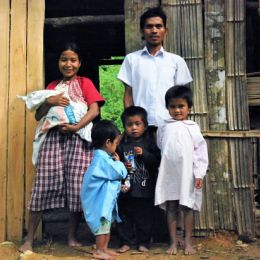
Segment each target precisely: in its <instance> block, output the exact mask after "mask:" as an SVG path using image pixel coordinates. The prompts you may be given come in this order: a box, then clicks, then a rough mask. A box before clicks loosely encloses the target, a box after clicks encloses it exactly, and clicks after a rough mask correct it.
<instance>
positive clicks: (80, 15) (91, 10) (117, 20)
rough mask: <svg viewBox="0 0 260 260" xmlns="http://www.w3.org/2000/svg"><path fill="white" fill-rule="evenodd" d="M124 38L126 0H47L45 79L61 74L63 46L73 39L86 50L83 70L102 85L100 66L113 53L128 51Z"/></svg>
mask: <svg viewBox="0 0 260 260" xmlns="http://www.w3.org/2000/svg"><path fill="white" fill-rule="evenodd" d="M124 38H125V37H124V1H123V0H112V1H106V0H73V1H72V0H62V1H60V0H46V1H45V29H44V53H45V83H46V84H48V83H49V82H50V81H52V80H54V79H57V77H59V72H58V68H57V55H58V48H59V46H60V45H61V43H62V42H64V41H73V42H76V43H77V44H78V45H79V47H80V49H81V52H82V58H83V62H82V66H81V70H80V71H79V74H80V75H84V76H87V77H89V78H90V79H91V80H92V81H93V82H94V84H95V86H96V87H97V88H99V75H98V67H99V65H100V64H104V63H106V62H107V60H110V58H111V57H112V56H124V55H125V40H124ZM114 62H118V61H114ZM112 63H113V61H112Z"/></svg>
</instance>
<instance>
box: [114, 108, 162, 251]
mask: <svg viewBox="0 0 260 260" xmlns="http://www.w3.org/2000/svg"><path fill="white" fill-rule="evenodd" d="M121 119H122V123H123V126H124V129H125V132H124V135H123V139H122V141H121V142H120V145H119V147H118V150H117V151H118V154H119V155H120V158H121V159H122V161H124V162H125V163H126V166H127V169H128V170H129V175H130V189H129V190H127V189H126V190H124V189H125V188H127V187H125V185H123V187H122V189H123V191H125V192H122V193H121V194H120V196H119V202H118V205H119V215H120V218H122V223H120V224H119V225H118V234H119V238H120V248H119V249H118V252H120V253H124V252H126V251H128V250H130V248H131V247H132V246H133V242H134V239H135V240H136V244H137V249H138V250H139V251H141V252H146V251H148V249H149V246H150V242H151V235H152V227H153V224H154V223H153V213H154V208H155V207H154V190H155V183H156V178H157V175H158V167H159V164H160V159H161V156H160V150H159V148H158V147H157V145H156V141H155V138H153V137H154V135H151V134H150V133H149V132H148V130H147V128H148V122H147V112H146V110H145V109H144V108H142V107H139V106H130V107H128V108H126V109H125V111H124V112H123V114H122V116H121ZM129 156H130V157H131V156H132V158H133V160H134V167H132V165H131V163H130V165H128V163H129V159H130V158H129Z"/></svg>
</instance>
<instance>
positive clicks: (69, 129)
mask: <svg viewBox="0 0 260 260" xmlns="http://www.w3.org/2000/svg"><path fill="white" fill-rule="evenodd" d="M78 130H79V128H78V126H77V125H70V124H61V125H59V131H60V132H61V133H63V134H68V133H76V132H77V131H78Z"/></svg>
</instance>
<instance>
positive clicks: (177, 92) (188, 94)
mask: <svg viewBox="0 0 260 260" xmlns="http://www.w3.org/2000/svg"><path fill="white" fill-rule="evenodd" d="M173 98H183V99H185V100H186V101H187V103H188V107H189V108H191V107H192V105H193V101H192V91H191V88H190V87H189V86H187V85H184V86H183V85H179V86H174V87H171V88H169V89H168V90H167V92H166V94H165V105H166V108H168V106H169V103H170V100H171V99H173Z"/></svg>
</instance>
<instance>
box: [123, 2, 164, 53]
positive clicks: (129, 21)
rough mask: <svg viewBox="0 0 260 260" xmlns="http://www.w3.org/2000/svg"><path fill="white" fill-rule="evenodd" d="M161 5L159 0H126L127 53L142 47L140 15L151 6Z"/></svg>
mask: <svg viewBox="0 0 260 260" xmlns="http://www.w3.org/2000/svg"><path fill="white" fill-rule="evenodd" d="M158 5H159V0H125V6H124V8H125V46H126V53H129V52H132V51H136V50H138V49H140V48H142V40H141V34H140V26H139V24H140V16H141V15H142V13H143V12H144V11H145V10H146V9H147V8H149V7H154V6H158Z"/></svg>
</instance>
